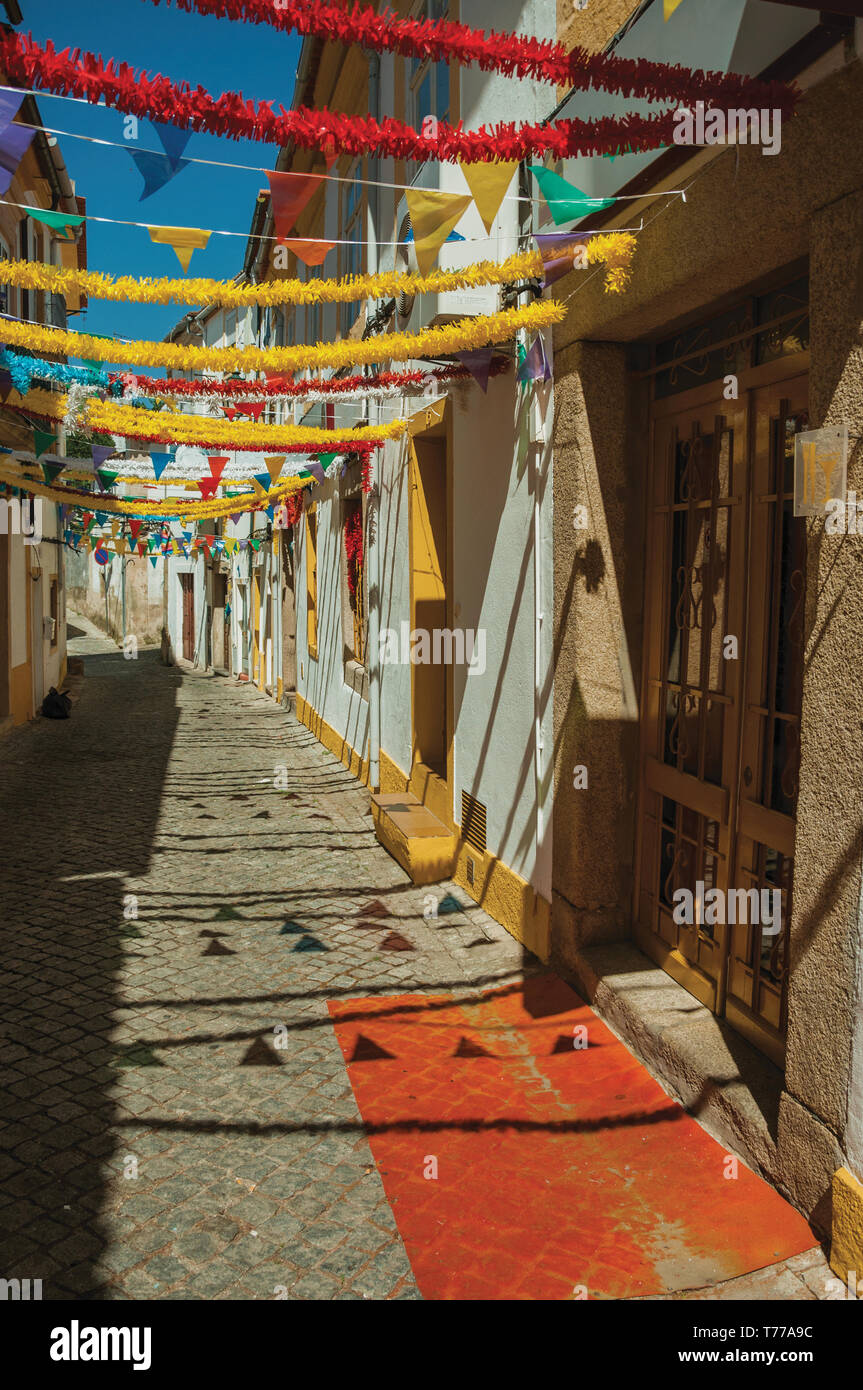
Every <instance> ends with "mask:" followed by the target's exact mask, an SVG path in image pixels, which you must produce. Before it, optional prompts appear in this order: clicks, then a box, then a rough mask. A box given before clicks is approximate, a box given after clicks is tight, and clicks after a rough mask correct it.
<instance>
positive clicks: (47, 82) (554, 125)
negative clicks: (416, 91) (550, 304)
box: [0, 31, 796, 164]
mask: <svg viewBox="0 0 863 1390" xmlns="http://www.w3.org/2000/svg"><path fill="white" fill-rule="evenodd" d="M0 68H2V69H3V71H4V72H5V73H6V77H7V80H8V81H10V82H12V83H16V84H20V85H29V86H31V87H33V88H34V89H41V90H45V91H48V92H54V93H59V94H60V95H74V96H80V97H84V98H85V99H86V100H88V101H90V102H92V103H94V104H95V103H102V102H104V104H105V105H106V106H108V107H112V108H114V109H116V110H119V111H123V112H125V113H127V114H129V115H133V116H138V117H139V118H143V119H149V120H154V121H158V122H167V123H168V124H171V125H175V126H178V127H179V128H180V129H183V130H199V131H208V132H210V133H211V134H213V135H224V136H227V137H229V138H230V139H234V140H260V141H264V142H267V143H270V144H277V145H280V146H284V145H289V144H293V145H295V146H297V147H299V148H301V149H308V150H320V149H322V148H324V147H327V146H331V147H334V148H336V149H337V150H339V151H341V152H343V153H345V154H352V155H364V154H370V155H374V156H376V157H378V158H380V157H381V156H389V157H391V158H394V159H410V160H414V161H416V162H418V163H427V162H428V161H429V160H444V161H461V162H463V163H466V164H473V163H478V162H482V163H487V162H489V161H492V160H499V161H501V162H509V161H513V160H515V161H519V162H520V161H522V160H525V159H529V158H542V157H544V156H545V155H550V156H552V158H554V159H565V158H567V157H570V156H573V155H599V154H616V153H617V152H618V151H619V150H620V149H621V148H628V149H629V150H631V151H633V152H636V151H639V150H653V149H656V148H657V147H658V146H660V145H668V144H671V143H672V142H673V138H674V131H675V129H676V128H677V127H676V123H675V120H674V111H673V110H671V109H670V110H668V111H664V112H659V113H656V114H654V115H638V114H635V113H629V114H627V115H625V116H621V117H610V116H604V117H600V118H599V119H597V120H595V121H583V120H580V119H568V120H558V121H554V122H549V123H547V124H544V125H522V126H518V125H516V124H514V123H513V122H501V123H500V124H498V125H496V126H495V127H494V128H493V129H488V128H487V127H485V126H480V127H479V128H478V129H477V130H470V131H469V130H463V129H461V127H458V128H454V127H453V126H451V125H449V124H448V123H447V122H445V121H440V122H438V124H437V128H436V132H435V134H433V135H432V134H428V135H423V134H421V133H419V132H418V131H416V130H413V129H412V128H411V127H410V126H408V125H406V124H405V123H404V122H403V121H399V120H396V119H395V118H394V117H391V116H387V117H385V118H384V119H383V120H381V121H377V120H375V118H374V117H372V116H346V115H343V114H339V113H337V112H334V111H326V110H310V109H309V108H307V107H300V108H298V109H296V110H291V111H285V110H284V109H281V110H280V113H279V114H276V112H275V111H274V110H273V108H272V104H271V103H270V102H267V101H261V102H258V103H257V104H255V103H254V102H253V101H251V100H250V99H248V98H247V97H244V96H243V95H242V93H240V92H225V93H223V94H222V96H220V97H217V98H214V97H212V96H211V95H210V94H209V92H207V91H205V89H204V88H203V87H200V86H199V87H196V88H194V89H193V88H191V87H190V86H189V84H188V83H187V82H183V83H179V84H177V83H174V82H172V81H171V80H170V78H167V77H162V76H161V74H159V75H157V76H156V77H150V76H149V74H148V73H146V72H143V71H138V70H137V69H135V68H133V67H131V66H130V65H129V64H128V63H118V62H116V61H115V60H114V59H113V58H112V59H109V61H108V62H107V63H105V62H103V60H102V59H101V58H100V57H97V56H96V55H95V54H94V53H82V52H81V51H80V50H79V49H75V50H74V51H72V50H69V49H65V50H63V52H60V53H58V52H57V50H56V49H55V48H54V45H53V43H51V41H50V40H48V41H47V42H46V43H45V44H44V45H41V44H38V43H37V42H36V41H35V40H34V39H33V37H32V35H29V34H16V33H13V32H11V31H9V32H7V33H5V34H4V35H3V37H2V38H0ZM795 100H796V93H795V92H793V91H792V89H790V88H782V87H780V89H779V92H778V93H777V95H776V98H775V100H774V101H773V103H772V105H773V107H775V108H777V109H779V110H780V111H781V112H782V114H783V115H784V116H786V117H787V116H789V115H790V114H791V112H792V111H793V108H794V103H795Z"/></svg>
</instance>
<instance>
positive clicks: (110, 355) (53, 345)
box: [3, 300, 567, 372]
mask: <svg viewBox="0 0 863 1390" xmlns="http://www.w3.org/2000/svg"><path fill="white" fill-rule="evenodd" d="M566 314H567V310H566V309H565V308H564V306H563V305H561V304H558V303H556V302H555V301H553V300H538V301H537V302H536V303H534V304H527V305H524V306H522V307H521V308H518V309H502V310H501V311H500V312H499V313H496V314H480V315H477V316H476V317H474V318H466V319H459V320H457V321H456V322H455V323H449V324H444V325H442V326H440V327H437V328H424V329H422V330H421V331H420V332H419V333H387V334H384V335H382V336H379V337H378V336H376V337H373V338H365V339H362V340H360V339H356V340H355V339H352V338H343V339H341V340H340V341H338V342H334V343H307V344H301V345H300V346H297V347H282V348H257V347H244V348H233V347H227V348H208V347H196V346H194V345H193V344H185V343H166V342H119V341H118V340H116V339H110V338H95V337H92V336H90V335H89V334H87V333H71V332H69V331H68V330H64V329H58V328H45V327H43V326H42V325H41V324H33V323H22V322H20V321H18V320H16V319H6V320H5V321H4V324H3V336H4V337H5V339H6V341H7V343H11V344H12V345H13V346H14V347H25V348H28V349H30V350H31V351H33V352H44V353H48V354H51V355H53V356H57V357H85V358H87V359H88V360H92V361H96V362H128V363H132V364H138V363H140V364H141V365H145V366H157V367H169V368H178V369H179V370H184V369H185V370H186V371H190V370H191V371H207V370H210V371H215V372H235V371H269V370H272V371H275V372H299V371H303V370H304V369H305V368H306V367H312V368H315V367H332V368H333V369H334V370H336V369H338V368H339V367H353V366H357V367H358V366H362V365H364V364H366V363H374V362H380V361H381V360H382V359H383V360H389V361H393V362H396V361H400V362H406V361H410V360H411V359H418V358H423V357H441V356H445V355H446V354H448V353H457V352H460V351H462V350H467V349H470V348H477V347H485V346H486V345H487V344H489V343H504V342H508V341H509V340H510V339H512V338H514V337H515V335H516V333H517V332H518V330H519V329H522V328H523V329H526V330H528V331H530V330H534V331H535V330H538V329H540V328H549V327H551V325H552V324H555V323H560V322H562V320H563V319H565V318H566Z"/></svg>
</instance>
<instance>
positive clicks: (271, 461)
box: [264, 454, 286, 487]
mask: <svg viewBox="0 0 863 1390" xmlns="http://www.w3.org/2000/svg"><path fill="white" fill-rule="evenodd" d="M285 458H286V455H285V454H273V456H272V458H267V456H266V454H265V455H264V463H265V464H266V465H267V472H268V473H269V475H270V481H271V482H272V484H273V486H274V487H275V485H276V483H277V482H278V480H279V474H280V473H281V471H282V467H283V465H284V462H285Z"/></svg>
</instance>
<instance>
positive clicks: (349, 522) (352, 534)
mask: <svg viewBox="0 0 863 1390" xmlns="http://www.w3.org/2000/svg"><path fill="white" fill-rule="evenodd" d="M344 536H345V555H346V557H347V561H348V589H349V590H350V595H351V598H356V596H357V584H358V583H359V580H360V578H361V576H362V572H363V514H362V509H360V510H359V511H352V512H348V514H347V516H346V517H345V526H344Z"/></svg>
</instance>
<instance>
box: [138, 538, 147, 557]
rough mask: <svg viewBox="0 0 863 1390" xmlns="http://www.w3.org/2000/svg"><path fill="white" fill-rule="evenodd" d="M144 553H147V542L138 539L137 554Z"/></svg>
mask: <svg viewBox="0 0 863 1390" xmlns="http://www.w3.org/2000/svg"><path fill="white" fill-rule="evenodd" d="M146 553H147V542H146V541H138V554H139V555H146Z"/></svg>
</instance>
